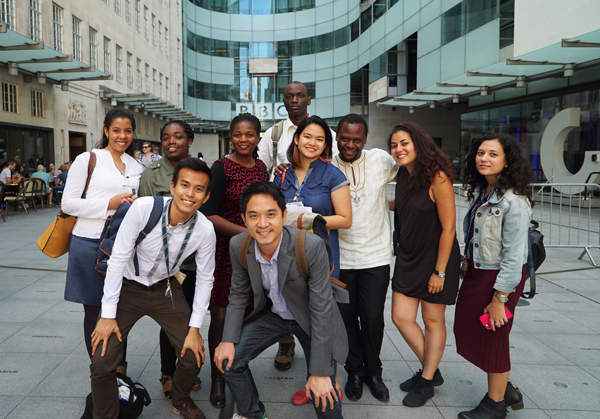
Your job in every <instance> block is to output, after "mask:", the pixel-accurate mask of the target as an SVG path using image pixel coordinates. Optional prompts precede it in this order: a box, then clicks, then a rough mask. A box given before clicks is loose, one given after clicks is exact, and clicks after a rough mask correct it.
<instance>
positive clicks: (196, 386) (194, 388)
mask: <svg viewBox="0 0 600 419" xmlns="http://www.w3.org/2000/svg"><path fill="white" fill-rule="evenodd" d="M201 388H202V380H201V379H200V377H196V379H195V380H194V385H193V386H192V391H197V390H200V389H201Z"/></svg>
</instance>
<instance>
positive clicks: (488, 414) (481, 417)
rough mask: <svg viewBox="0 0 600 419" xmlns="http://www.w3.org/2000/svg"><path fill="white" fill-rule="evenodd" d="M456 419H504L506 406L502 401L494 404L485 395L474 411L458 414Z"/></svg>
mask: <svg viewBox="0 0 600 419" xmlns="http://www.w3.org/2000/svg"><path fill="white" fill-rule="evenodd" d="M458 417H459V419H504V418H506V406H505V405H504V400H503V401H501V402H495V401H494V400H492V399H490V397H489V396H488V395H487V393H486V395H485V396H484V398H483V399H482V400H481V402H479V405H478V406H477V407H476V408H475V409H473V410H469V411H468V412H460V413H459V414H458Z"/></svg>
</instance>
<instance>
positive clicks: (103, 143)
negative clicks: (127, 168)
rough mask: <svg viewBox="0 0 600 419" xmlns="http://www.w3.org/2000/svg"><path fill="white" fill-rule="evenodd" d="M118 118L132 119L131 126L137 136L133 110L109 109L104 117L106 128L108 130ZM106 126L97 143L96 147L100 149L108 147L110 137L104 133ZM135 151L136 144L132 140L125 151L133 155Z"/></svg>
mask: <svg viewBox="0 0 600 419" xmlns="http://www.w3.org/2000/svg"><path fill="white" fill-rule="evenodd" d="M117 118H127V119H129V120H130V121H131V128H133V133H134V136H135V129H136V125H135V118H134V117H133V114H132V113H131V112H129V111H128V110H127V109H123V108H114V109H111V110H110V111H108V112H107V113H106V116H105V117H104V128H106V130H108V129H109V128H110V125H111V124H112V122H113V121H114V120H115V119H117ZM104 128H103V129H102V138H101V139H100V141H98V143H97V144H96V148H99V149H102V148H106V147H108V137H107V136H106V134H105V133H104ZM133 151H134V146H133V141H132V142H131V144H129V147H127V150H125V153H127V154H129V155H130V156H131V157H133Z"/></svg>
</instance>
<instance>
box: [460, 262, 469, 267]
mask: <svg viewBox="0 0 600 419" xmlns="http://www.w3.org/2000/svg"><path fill="white" fill-rule="evenodd" d="M465 265H467V266H468V265H469V262H460V266H465Z"/></svg>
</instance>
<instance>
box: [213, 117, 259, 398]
mask: <svg viewBox="0 0 600 419" xmlns="http://www.w3.org/2000/svg"><path fill="white" fill-rule="evenodd" d="M230 132H231V142H232V143H233V150H234V152H233V154H231V155H229V156H227V157H223V158H222V159H219V160H217V161H216V162H215V163H214V164H213V165H212V167H211V171H212V174H213V181H214V185H213V187H212V192H211V195H210V198H209V200H208V201H207V202H206V204H204V205H202V209H201V211H202V213H203V214H204V215H206V217H207V218H208V219H209V220H210V221H211V222H212V223H213V224H214V226H215V232H216V233H217V248H216V252H215V259H216V263H215V282H214V285H213V290H212V295H211V298H210V317H211V318H210V328H209V330H208V347H209V350H210V364H211V379H212V384H211V389H210V403H211V404H212V405H213V406H214V407H218V408H220V407H223V406H225V381H224V380H223V377H222V376H221V373H220V371H219V370H218V369H217V367H216V365H215V363H214V361H213V358H214V352H215V348H216V347H217V346H218V345H219V343H221V338H222V336H223V325H224V323H225V313H226V310H227V304H228V303H229V288H230V286H231V273H232V268H231V259H230V257H229V240H230V239H231V237H232V236H235V235H236V234H239V233H243V232H244V231H246V227H245V224H244V221H243V220H242V215H241V213H240V195H241V194H242V191H243V190H244V189H245V188H246V187H247V186H248V185H250V184H252V183H254V182H258V181H261V180H266V181H268V180H269V174H268V173H267V167H266V166H265V164H264V163H263V162H262V160H259V159H258V150H257V148H256V146H257V144H258V141H259V140H260V121H259V120H258V118H256V117H255V116H253V115H250V114H248V113H243V114H240V115H238V116H236V117H235V118H233V121H231V126H230Z"/></svg>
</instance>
